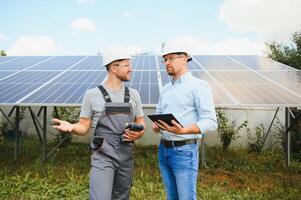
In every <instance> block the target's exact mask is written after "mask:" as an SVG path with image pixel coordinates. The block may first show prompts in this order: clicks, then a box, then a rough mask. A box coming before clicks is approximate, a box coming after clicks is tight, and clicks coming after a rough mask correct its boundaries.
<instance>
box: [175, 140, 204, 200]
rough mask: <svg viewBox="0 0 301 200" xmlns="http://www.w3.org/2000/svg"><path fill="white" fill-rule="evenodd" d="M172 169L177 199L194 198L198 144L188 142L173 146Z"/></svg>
mask: <svg viewBox="0 0 301 200" xmlns="http://www.w3.org/2000/svg"><path fill="white" fill-rule="evenodd" d="M173 150H174V152H173V153H174V154H173V157H172V169H173V174H174V176H175V179H176V184H177V190H178V197H179V200H196V196H197V194H196V184H197V175H198V146H197V144H189V145H184V146H181V147H175V148H173Z"/></svg>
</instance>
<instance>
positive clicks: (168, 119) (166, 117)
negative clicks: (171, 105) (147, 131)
mask: <svg viewBox="0 0 301 200" xmlns="http://www.w3.org/2000/svg"><path fill="white" fill-rule="evenodd" d="M147 116H148V117H149V118H150V119H151V120H152V121H153V122H158V120H162V121H164V122H165V123H167V124H168V125H169V126H173V124H172V123H171V120H175V121H176V122H177V123H178V124H180V125H181V126H182V127H183V125H182V124H181V123H180V122H179V121H178V120H177V119H176V118H175V116H174V115H173V114H171V113H168V114H157V115H147Z"/></svg>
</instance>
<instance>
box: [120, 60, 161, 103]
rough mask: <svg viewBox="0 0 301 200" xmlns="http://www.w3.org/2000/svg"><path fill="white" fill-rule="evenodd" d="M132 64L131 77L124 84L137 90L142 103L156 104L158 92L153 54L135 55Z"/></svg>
mask: <svg viewBox="0 0 301 200" xmlns="http://www.w3.org/2000/svg"><path fill="white" fill-rule="evenodd" d="M132 66H133V72H132V78H131V80H130V81H129V82H128V83H126V85H127V86H128V87H131V88H134V89H136V90H137V91H138V92H139V94H140V97H141V101H142V103H143V104H156V103H157V102H158V99H159V93H160V92H159V83H158V75H157V65H156V59H155V56H146V55H144V56H136V57H134V58H133V61H132Z"/></svg>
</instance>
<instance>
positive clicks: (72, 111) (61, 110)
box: [52, 106, 80, 123]
mask: <svg viewBox="0 0 301 200" xmlns="http://www.w3.org/2000/svg"><path fill="white" fill-rule="evenodd" d="M56 110H57V112H58V116H57V115H56V112H55V110H54V109H53V112H52V116H53V117H54V118H59V119H60V120H64V121H67V122H70V123H76V122H78V119H79V114H80V108H79V107H68V106H66V107H56Z"/></svg>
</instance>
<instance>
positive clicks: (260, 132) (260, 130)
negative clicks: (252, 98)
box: [248, 124, 265, 154]
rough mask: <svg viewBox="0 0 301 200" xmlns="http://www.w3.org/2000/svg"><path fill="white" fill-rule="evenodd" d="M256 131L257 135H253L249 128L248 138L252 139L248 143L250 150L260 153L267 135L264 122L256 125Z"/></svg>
mask: <svg viewBox="0 0 301 200" xmlns="http://www.w3.org/2000/svg"><path fill="white" fill-rule="evenodd" d="M255 132H256V133H255V137H252V136H251V132H250V129H248V138H249V140H250V142H249V143H248V149H249V151H250V152H253V153H257V154H259V153H261V151H262V148H263V142H264V136H265V131H264V126H263V124H260V125H259V126H256V128H255Z"/></svg>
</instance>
